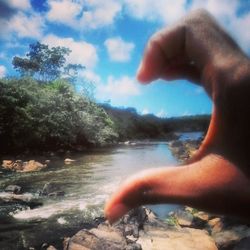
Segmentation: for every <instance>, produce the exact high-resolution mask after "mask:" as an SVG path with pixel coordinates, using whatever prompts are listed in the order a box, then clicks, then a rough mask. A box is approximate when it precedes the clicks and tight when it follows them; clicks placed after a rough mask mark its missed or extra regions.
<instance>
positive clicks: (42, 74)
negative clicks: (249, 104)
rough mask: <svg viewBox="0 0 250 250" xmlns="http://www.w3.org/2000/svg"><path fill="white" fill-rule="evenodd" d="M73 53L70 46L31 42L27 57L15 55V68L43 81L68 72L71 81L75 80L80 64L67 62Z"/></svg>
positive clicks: (23, 74) (52, 79)
mask: <svg viewBox="0 0 250 250" xmlns="http://www.w3.org/2000/svg"><path fill="white" fill-rule="evenodd" d="M70 53H71V50H70V49H69V48H65V47H60V46H57V47H52V48H49V46H48V45H46V44H42V43H40V42H36V43H33V44H30V46H29V52H28V53H27V54H26V57H18V56H15V57H14V58H13V60H12V64H13V66H14V68H15V69H16V70H17V71H18V72H19V73H20V74H21V76H29V77H33V78H35V79H37V80H39V81H41V82H51V81H54V80H56V79H58V78H60V77H61V76H62V74H65V73H66V74H67V78H68V80H69V81H70V82H73V81H74V80H75V77H76V75H77V72H78V70H80V69H83V68H84V67H83V66H82V65H80V64H68V65H65V64H66V56H68V55H69V54H70Z"/></svg>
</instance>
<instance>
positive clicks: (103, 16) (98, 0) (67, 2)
mask: <svg viewBox="0 0 250 250" xmlns="http://www.w3.org/2000/svg"><path fill="white" fill-rule="evenodd" d="M48 5H49V8H50V9H49V12H48V13H47V19H48V20H49V21H51V22H57V23H62V24H65V25H67V26H69V27H71V28H74V29H77V30H79V29H80V30H84V29H86V28H87V29H97V28H102V27H104V26H108V25H112V24H113V23H114V20H115V18H116V16H117V15H118V13H120V11H121V9H122V4H121V2H120V1H115V0H106V1H102V0H85V1H83V0H76V1H72V0H49V1H48Z"/></svg>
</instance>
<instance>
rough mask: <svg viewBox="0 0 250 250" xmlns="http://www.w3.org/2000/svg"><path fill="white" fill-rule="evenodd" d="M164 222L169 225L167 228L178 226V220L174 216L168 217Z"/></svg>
mask: <svg viewBox="0 0 250 250" xmlns="http://www.w3.org/2000/svg"><path fill="white" fill-rule="evenodd" d="M165 222H166V223H167V224H168V225H169V226H178V220H177V219H176V217H175V216H174V215H170V216H168V217H167V218H166V219H165Z"/></svg>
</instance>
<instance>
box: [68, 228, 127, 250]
mask: <svg viewBox="0 0 250 250" xmlns="http://www.w3.org/2000/svg"><path fill="white" fill-rule="evenodd" d="M65 245H66V247H65ZM126 246H127V243H126V240H125V239H124V238H123V236H122V234H121V233H120V232H119V231H118V230H116V229H115V228H112V227H109V226H107V225H102V226H101V227H100V228H94V229H91V230H89V231H87V230H81V231H79V232H78V233H77V234H76V235H74V236H73V237H72V238H71V239H70V240H69V241H68V244H64V250H77V249H79V250H80V249H82V250H88V249H91V250H107V249H109V250H121V249H125V248H126Z"/></svg>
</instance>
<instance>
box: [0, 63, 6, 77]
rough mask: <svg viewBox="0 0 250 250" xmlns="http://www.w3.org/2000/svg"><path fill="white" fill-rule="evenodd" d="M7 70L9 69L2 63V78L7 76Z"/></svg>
mask: <svg viewBox="0 0 250 250" xmlns="http://www.w3.org/2000/svg"><path fill="white" fill-rule="evenodd" d="M6 72H7V70H6V68H5V66H3V65H0V78H3V77H5V76H6Z"/></svg>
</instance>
